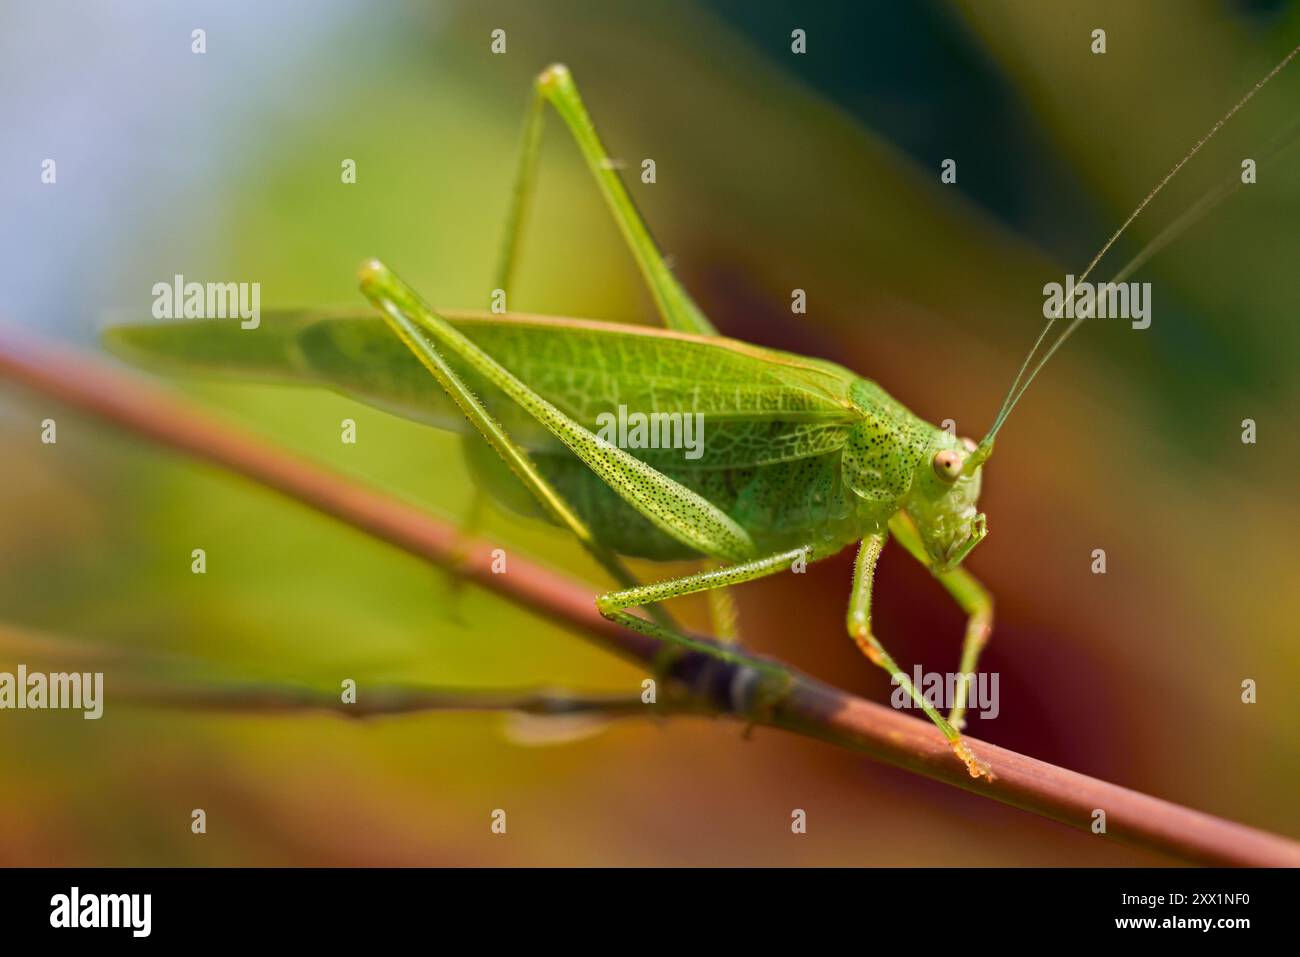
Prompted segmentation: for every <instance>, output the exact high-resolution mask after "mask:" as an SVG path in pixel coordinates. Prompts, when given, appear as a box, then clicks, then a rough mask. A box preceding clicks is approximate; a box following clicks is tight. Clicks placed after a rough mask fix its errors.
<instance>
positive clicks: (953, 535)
mask: <svg viewBox="0 0 1300 957" xmlns="http://www.w3.org/2000/svg"><path fill="white" fill-rule="evenodd" d="M976 452H977V446H976V445H975V443H974V442H973V441H971V440H970V439H958V438H955V437H954V436H953V435H952V434H951V433H949V432H946V431H944V430H942V429H936V430H935V437H934V441H933V442H931V444H930V448H929V450H928V451H927V453H926V454H925V455H924V456H923V457H922V458H921V461H920V462H918V463H917V466H916V473H915V475H914V476H913V481H912V487H911V491H910V492H909V494H908V496H907V499H906V500H905V501H904V503H903V509H904V510H905V511H906V512H907V514H908V516H909V517H910V518H911V519H912V521H913V522H914V523H915V524H916V528H917V531H918V532H920V534H921V541H922V542H923V543H924V544H925V551H926V554H928V555H929V556H930V560H931V561H932V562H933V563H934V567H935V570H936V571H951V570H952V569H954V568H956V567H957V566H958V565H960V564H961V563H962V561H963V560H965V558H966V556H967V555H969V554H970V553H971V551H972V550H973V549H974V548H975V546H976V545H978V544H979V543H980V542H981V541H982V540H983V539H984V536H985V535H987V534H988V528H987V526H986V525H985V522H984V513H983V512H980V511H978V510H977V509H976V507H975V503H976V502H977V501H978V499H979V494H980V479H981V469H980V466H979V465H978V464H977V465H975V466H974V467H970V468H968V465H969V463H970V461H971V460H972V459H973V458H974V457H975V455H976Z"/></svg>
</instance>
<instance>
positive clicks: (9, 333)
mask: <svg viewBox="0 0 1300 957" xmlns="http://www.w3.org/2000/svg"><path fill="white" fill-rule="evenodd" d="M0 375H4V376H7V377H8V378H10V379H12V380H14V381H16V382H20V383H22V384H24V385H26V386H28V387H29V388H32V389H34V390H36V391H38V392H41V393H43V394H45V395H47V396H50V397H52V398H55V399H57V400H59V401H61V402H64V403H66V404H68V405H71V406H73V407H75V408H78V409H80V410H82V411H84V412H87V413H89V414H91V415H93V416H95V417H97V418H100V419H103V420H106V421H108V422H112V423H114V424H116V425H118V426H121V427H123V428H125V429H128V430H130V431H132V432H134V433H136V434H138V435H142V436H146V437H148V438H150V439H153V440H154V441H156V442H159V443H161V444H163V445H166V446H169V447H171V448H174V449H178V450H181V451H184V452H188V453H190V454H192V455H195V456H197V457H199V458H202V459H206V460H207V461H209V462H212V463H214V464H216V465H218V466H220V467H222V468H224V469H227V470H229V471H234V472H237V473H239V474H242V475H244V476H246V477H248V478H250V479H252V480H254V481H255V482H258V483H260V484H262V485H264V486H266V487H268V488H272V489H275V490H276V491H279V492H281V493H282V494H284V495H286V496H288V497H290V498H292V499H294V500H296V501H298V502H301V503H303V504H305V505H309V506H311V507H312V508H315V509H317V510H318V511H321V512H324V513H326V514H328V515H331V516H334V517H335V518H338V519H340V520H341V521H344V522H346V523H347V524H350V525H352V526H353V527H355V528H357V529H360V530H361V531H363V532H366V533H367V534H370V535H372V536H374V537H376V538H379V539H382V540H384V541H386V542H389V543H390V544H393V545H396V546H397V547H399V548H402V549H404V550H405V551H407V552H410V553H411V554H413V555H416V556H419V557H420V558H423V559H426V560H428V561H431V562H434V563H437V564H439V565H448V564H451V563H454V562H457V561H458V560H459V561H460V563H461V570H462V571H463V573H464V575H465V576H466V577H467V578H468V579H469V580H472V581H475V582H477V583H478V584H480V585H482V586H483V587H485V588H488V589H491V590H492V591H495V592H497V593H499V594H501V595H502V596H504V597H506V598H508V599H509V600H511V601H513V602H515V603H516V604H519V605H521V606H523V607H526V608H529V609H531V610H533V611H535V612H539V613H541V614H543V615H545V616H546V617H548V618H550V619H552V620H555V621H558V622H561V623H564V624H567V625H570V626H573V627H574V628H575V629H576V630H578V631H579V632H580V633H581V634H583V635H584V636H586V637H589V638H593V639H595V640H597V641H598V642H599V643H600V644H602V645H603V646H604V647H606V648H609V649H611V650H613V651H616V652H618V653H619V654H621V655H623V656H624V657H626V658H629V659H631V660H633V661H636V662H639V663H640V664H642V665H643V666H646V667H649V666H651V664H652V663H653V662H654V660H655V658H656V654H657V653H658V652H659V650H660V649H659V646H658V644H657V643H656V642H655V641H653V640H652V639H649V638H646V637H644V636H641V635H638V634H634V633H632V632H629V631H625V630H623V629H622V628H619V627H617V626H615V625H614V624H612V623H611V622H609V621H607V620H605V619H604V618H602V617H601V616H600V615H599V614H598V613H597V612H596V609H595V606H594V603H593V595H592V590H591V588H590V587H589V586H587V585H583V584H581V583H579V582H575V581H573V580H572V579H569V578H567V577H565V576H563V575H560V574H558V573H556V572H554V571H552V570H550V569H547V568H544V567H542V566H540V565H536V564H533V563H530V562H528V561H526V560H524V559H521V558H512V560H511V564H510V573H509V574H507V575H495V574H493V573H492V571H491V566H492V559H491V547H490V546H489V545H488V544H487V543H483V542H476V543H472V544H471V545H470V546H469V547H468V548H467V549H464V550H462V549H461V548H459V547H458V546H457V544H456V535H455V532H454V531H453V530H452V529H451V528H450V527H448V526H447V525H446V524H445V523H443V522H441V521H438V520H437V519H434V518H432V517H430V516H429V515H427V514H425V513H424V512H422V511H420V510H419V509H417V508H415V507H413V506H411V505H407V504H405V503H402V502H400V501H398V500H396V499H395V498H393V497H392V496H391V495H388V494H386V493H383V492H380V491H378V490H375V489H372V488H368V487H366V486H365V485H363V484H361V483H358V482H356V481H354V480H352V479H348V478H345V477H343V476H340V475H337V474H335V473H332V472H330V471H328V470H326V469H324V468H322V467H321V466H318V465H315V464H312V463H310V462H308V461H306V460H304V459H301V458H298V457H296V456H293V455H290V454H288V453H286V452H284V451H282V450H280V449H278V448H275V447H274V446H272V445H270V444H269V443H267V442H265V441H263V440H260V439H257V438H254V437H252V436H251V435H248V434H246V433H244V432H241V431H238V430H236V429H234V428H232V427H231V426H229V425H226V424H224V423H222V422H219V421H217V420H216V419H214V418H213V417H212V416H211V415H209V414H208V413H207V412H205V411H203V410H201V409H199V408H197V407H195V406H194V405H193V404H191V403H189V402H187V401H185V400H183V399H181V398H180V397H178V396H177V395H176V394H175V393H173V392H168V391H165V390H162V389H160V388H158V387H157V386H155V385H152V384H150V383H148V382H146V381H143V380H141V379H139V378H137V377H135V376H130V375H126V374H124V373H121V372H119V371H116V370H115V369H113V368H112V367H110V366H108V365H106V364H104V363H102V362H100V361H98V360H95V359H91V358H88V357H85V356H82V355H78V354H76V353H74V352H72V351H70V350H68V349H66V348H63V347H59V346H54V345H51V344H48V343H44V342H41V341H38V340H35V339H33V338H32V337H30V336H28V335H25V334H22V333H19V332H17V331H13V330H9V329H0ZM760 661H764V662H768V663H771V660H770V659H759V658H757V657H755V656H752V655H747V654H745V653H743V652H741V653H739V657H738V660H735V661H730V662H724V661H719V660H717V659H714V658H712V657H710V656H708V655H705V654H702V653H696V652H691V653H686V654H683V655H682V656H681V657H679V658H677V659H676V661H675V662H674V663H673V664H672V665H671V677H673V678H675V679H677V680H678V681H679V682H680V684H681V686H682V687H683V688H685V689H687V691H688V692H689V693H690V694H691V695H692V696H693V697H694V698H695V700H696V701H697V702H698V703H700V704H702V705H706V706H708V707H710V708H711V709H713V710H714V711H716V712H717V713H720V714H726V715H731V716H734V717H737V718H739V719H741V720H743V721H746V722H751V723H759V724H766V725H770V726H772V727H778V728H783V729H786V730H788V731H792V732H795V733H797V734H801V735H805V736H808V737H813V738H819V739H821V740H824V741H829V742H831V743H834V744H837V745H840V746H843V747H847V748H851V749H853V750H855V751H859V752H862V753H865V754H868V755H870V756H872V757H875V758H878V759H880V760H882V761H885V762H887V763H889V764H893V765H896V766H898V767H903V768H906V769H908V770H911V771H914V772H916V773H919V774H922V775H925V776H926V777H930V778H933V779H935V780H939V781H944V782H946V783H948V784H954V785H957V786H958V787H962V788H965V789H966V790H969V791H973V792H976V793H978V794H981V795H984V796H986V797H991V798H994V799H996V800H999V801H1002V802H1004V803H1007V804H1011V805H1013V806H1015V807H1019V808H1023V809H1024V810H1027V811H1031V812H1033V813H1035V814H1039V815H1042V816H1044V817H1048V818H1051V819H1053V820H1056V821H1060V822H1062V823H1065V824H1068V825H1070V826H1072V827H1076V828H1080V829H1084V830H1088V829H1090V828H1091V826H1092V825H1093V822H1094V812H1095V811H1096V810H1098V809H1100V810H1103V811H1105V814H1106V830H1105V837H1108V838H1112V839H1118V840H1121V841H1125V842H1127V843H1131V844H1136V845H1140V846H1143V847H1148V848H1154V849H1157V850H1161V851H1164V852H1167V853H1169V854H1172V855H1174V856H1176V857H1179V858H1183V859H1186V860H1192V861H1202V862H1207V863H1216V864H1236V865H1271V866H1292V867H1295V866H1300V843H1297V842H1296V841H1293V840H1290V839H1287V838H1284V837H1280V836H1277V835H1274V834H1269V833H1267V832H1265V831H1260V830H1256V829H1254V828H1250V827H1246V826H1245V825H1241V824H1236V823H1233V822H1231V821H1226V820H1223V819H1221V818H1216V817H1213V816H1211V815H1208V814H1203V813H1200V812H1198V811H1193V810H1190V809H1188V808H1185V807H1181V806H1179V805H1176V804H1172V803H1170V802H1168V801H1162V800H1160V799H1158V798H1153V797H1149V796H1147V795H1144V794H1139V793H1137V792H1135V791H1131V790H1129V789H1127V788H1122V787H1119V786H1117V785H1114V784H1109V783H1107V782H1105V781H1100V780H1097V779H1095V778H1090V777H1088V776H1086V775H1083V774H1078V773H1076V772H1074V771H1069V770H1066V769H1065V768H1060V767H1057V766H1055V765H1051V764H1047V763H1045V762H1042V761H1037V760H1035V759H1033V758H1030V757H1026V756H1025V755H1022V754H1017V753H1016V752H1014V751H1008V750H1006V749H1004V748H999V747H997V746H995V745H991V744H988V743H985V742H981V741H976V740H974V739H970V744H971V746H972V748H974V749H975V750H976V752H977V753H978V754H979V755H980V756H981V757H982V758H984V759H985V760H986V761H988V762H989V764H990V765H991V766H992V767H993V769H994V771H995V773H996V775H997V777H996V779H995V780H993V781H991V782H990V781H985V780H982V779H980V780H974V779H972V778H970V777H969V776H968V774H967V773H966V769H965V767H964V766H963V765H962V764H961V763H960V762H959V761H957V760H956V759H955V758H954V757H953V755H952V752H951V751H950V750H949V748H948V746H947V744H946V742H945V741H944V739H943V737H942V735H940V734H939V732H938V731H937V730H936V729H935V728H934V727H932V726H931V725H930V724H929V723H928V722H923V721H920V720H918V719H916V718H912V717H909V716H907V715H904V714H903V713H901V712H900V711H897V710H894V709H891V708H886V707H884V706H882V705H878V704H873V703H871V702H868V701H864V700H862V699H861V698H857V697H854V696H853V695H850V694H847V693H846V692H844V691H841V690H839V689H837V688H834V687H831V686H830V685H827V684H824V683H822V682H820V681H817V680H816V679H814V678H811V677H809V676H807V675H804V674H801V673H799V672H797V671H795V670H794V669H793V668H789V669H788V671H789V676H790V683H789V689H788V693H787V694H786V695H785V696H784V697H783V698H782V699H780V700H779V702H777V703H775V704H769V705H768V706H764V705H763V703H762V702H761V700H760V697H761V696H759V695H758V694H756V692H757V690H758V688H759V686H760V684H761V681H760V675H759V672H758V671H757V670H756V668H755V667H754V666H755V665H756V664H758V663H759V662H760Z"/></svg>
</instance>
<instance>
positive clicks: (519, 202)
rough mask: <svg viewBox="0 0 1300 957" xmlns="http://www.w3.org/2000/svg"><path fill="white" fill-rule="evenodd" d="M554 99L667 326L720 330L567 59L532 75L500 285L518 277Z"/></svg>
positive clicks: (500, 266) (708, 331)
mask: <svg viewBox="0 0 1300 957" xmlns="http://www.w3.org/2000/svg"><path fill="white" fill-rule="evenodd" d="M547 104H550V105H551V106H552V107H554V109H555V112H556V113H558V114H559V115H560V118H561V119H563V120H564V122H565V124H566V125H567V126H568V128H569V132H570V133H571V134H572V135H573V139H574V141H575V142H576V143H577V145H578V149H579V150H580V151H581V152H582V156H583V159H584V160H586V162H587V166H588V168H589V169H590V170H591V173H592V176H594V177H595V179H596V185H597V186H598V187H599V189H600V192H601V195H602V196H603V197H604V198H605V202H606V204H607V205H608V206H609V210H610V212H611V213H612V214H613V216H614V221H615V222H616V223H617V225H618V228H619V232H620V233H622V235H623V238H624V240H625V241H626V242H627V245H628V248H629V249H631V251H632V255H633V257H634V258H635V259H636V263H637V267H638V268H639V269H640V271H641V275H642V276H643V277H644V278H645V281H646V284H647V285H648V286H649V287H650V293H651V295H652V296H653V298H654V302H655V308H656V309H657V311H658V313H659V316H660V318H661V319H662V320H663V323H664V325H665V326H667V327H668V328H669V329H676V330H677V331H679V332H692V333H696V334H699V335H716V334H717V330H716V329H714V327H713V324H712V323H711V322H709V320H708V318H707V317H706V316H705V315H704V313H703V311H701V309H700V307H699V306H697V305H696V304H695V300H693V299H692V298H691V296H690V293H688V292H687V291H686V289H685V287H684V286H682V284H681V283H680V282H679V281H678V280H677V277H676V276H675V275H673V272H672V269H670V268H669V265H668V263H667V261H666V260H665V258H664V256H663V253H661V252H660V251H659V247H658V246H657V245H656V244H655V241H654V238H653V237H652V236H651V235H650V230H649V228H648V227H647V226H646V224H645V220H644V219H642V217H641V214H640V212H638V210H637V208H636V204H635V203H633V201H632V197H631V196H630V195H629V194H628V191H627V187H626V186H624V185H623V181H622V180H621V179H620V178H619V175H618V172H617V165H618V164H617V163H616V162H615V160H614V159H613V158H612V157H611V156H610V155H609V153H608V152H607V151H606V149H605V146H604V144H603V143H602V142H601V140H600V136H599V135H598V134H597V133H596V127H595V125H594V124H593V123H592V121H591V117H590V116H588V115H587V108H586V106H585V105H584V104H583V102H582V98H581V97H580V96H579V95H578V87H577V85H576V84H575V83H574V82H573V76H572V75H571V74H570V73H569V70H568V68H567V67H565V66H563V65H562V64H558V63H557V64H552V65H551V66H549V67H547V68H546V69H545V70H543V71H542V72H541V73H540V74H539V75H538V76H537V78H536V79H535V80H534V81H533V97H532V100H531V101H530V103H529V107H528V115H527V119H526V120H525V123H524V138H523V145H522V147H521V149H520V155H519V167H518V170H517V172H516V174H515V183H514V188H513V190H512V193H511V200H510V212H509V214H508V215H507V218H506V233H505V239H504V241H503V243H502V247H501V257H500V261H499V263H498V267H497V286H498V288H500V289H502V290H505V291H506V293H507V302H508V301H509V298H508V297H509V290H510V286H511V284H512V282H513V280H514V273H515V267H516V265H517V263H518V258H519V247H520V244H521V242H522V239H523V233H524V230H525V223H526V221H527V217H528V209H529V205H530V203H531V200H532V193H533V189H534V187H535V185H536V182H537V165H538V157H539V155H540V150H541V142H542V127H543V124H544V120H545V112H546V106H547Z"/></svg>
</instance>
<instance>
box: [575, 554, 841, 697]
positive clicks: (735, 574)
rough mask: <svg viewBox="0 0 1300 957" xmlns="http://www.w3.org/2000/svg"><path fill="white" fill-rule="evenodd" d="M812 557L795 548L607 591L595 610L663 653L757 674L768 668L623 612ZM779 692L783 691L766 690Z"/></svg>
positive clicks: (761, 574) (747, 578) (714, 588)
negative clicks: (681, 652)
mask: <svg viewBox="0 0 1300 957" xmlns="http://www.w3.org/2000/svg"><path fill="white" fill-rule="evenodd" d="M814 557H815V556H814V555H813V554H812V550H811V549H810V548H806V547H805V548H795V549H790V550H788V551H784V552H778V553H776V554H774V555H768V556H766V557H764V558H755V559H753V560H751V561H747V562H740V563H739V564H735V565H725V566H722V567H718V568H709V569H706V570H704V571H702V572H696V573H695V574H693V575H684V576H682V577H680V578H670V579H668V580H666V581H661V582H654V583H652V584H649V585H638V586H636V587H634V588H624V589H622V590H621V591H616V592H610V593H608V594H606V595H601V596H600V597H599V598H598V599H596V609H597V610H598V611H599V612H600V613H601V614H602V615H604V616H605V617H606V618H608V619H610V620H611V621H616V622H618V623H619V624H620V625H623V627H625V628H630V629H632V630H633V631H639V632H640V633H641V634H643V635H650V636H651V637H652V638H658V639H659V640H660V641H662V642H664V647H665V651H666V652H668V654H669V655H671V653H672V651H671V650H672V649H678V648H687V649H690V650H693V651H703V652H705V653H707V654H709V655H712V656H713V657H715V658H720V659H722V660H724V661H731V662H737V663H739V662H743V663H745V664H746V665H748V666H749V667H755V668H758V669H759V670H760V671H764V670H767V667H768V666H764V665H761V664H756V663H755V662H753V661H752V660H750V659H747V658H744V657H742V656H741V655H738V654H735V653H734V652H731V651H729V650H727V649H725V648H719V647H718V646H716V645H713V644H709V643H707V642H702V641H699V640H697V639H694V638H689V637H687V636H685V635H682V634H680V633H678V632H674V631H673V630H672V629H668V628H665V627H663V626H662V625H660V624H658V623H657V622H653V621H647V620H646V619H645V618H642V617H640V616H639V615H634V614H632V613H630V612H629V611H627V609H629V608H637V607H646V606H648V605H650V604H651V603H658V602H663V601H667V600H668V599H670V598H679V597H681V596H683V595H692V594H695V593H697V592H708V593H709V594H713V593H715V592H716V591H718V590H720V589H723V588H727V587H730V586H732V585H739V584H742V583H743V582H748V581H753V580H754V579H756V578H764V577H766V576H768V575H774V574H776V573H777V572H780V571H783V570H784V569H787V568H791V567H792V566H793V565H794V563H795V562H796V561H799V560H801V559H802V560H803V561H812V560H814ZM665 660H666V659H665V658H661V661H660V663H659V666H660V669H661V670H662V668H663V666H664V661H665ZM771 673H772V675H773V676H774V677H776V678H777V679H778V680H780V681H781V682H782V683H784V682H785V681H786V680H788V675H787V674H786V673H785V672H784V671H783V670H782V669H780V668H776V667H775V666H772V667H771ZM767 690H769V691H773V692H776V693H778V694H779V693H780V692H781V691H782V690H783V689H767Z"/></svg>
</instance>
